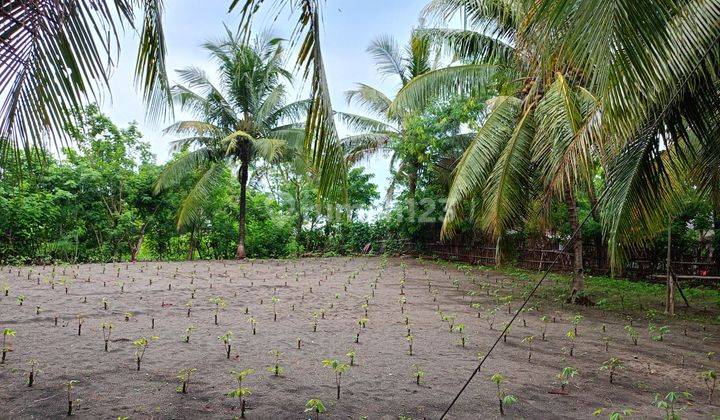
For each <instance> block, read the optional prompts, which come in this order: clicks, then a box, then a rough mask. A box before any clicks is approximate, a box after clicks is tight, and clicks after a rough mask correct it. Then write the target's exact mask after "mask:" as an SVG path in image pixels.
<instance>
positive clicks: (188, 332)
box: [185, 324, 196, 343]
mask: <svg viewBox="0 0 720 420" xmlns="http://www.w3.org/2000/svg"><path fill="white" fill-rule="evenodd" d="M195 330H196V328H195V326H194V325H192V324H190V325H188V327H187V328H185V342H186V343H189V342H190V336H191V335H192V333H193V332H194V331H195Z"/></svg>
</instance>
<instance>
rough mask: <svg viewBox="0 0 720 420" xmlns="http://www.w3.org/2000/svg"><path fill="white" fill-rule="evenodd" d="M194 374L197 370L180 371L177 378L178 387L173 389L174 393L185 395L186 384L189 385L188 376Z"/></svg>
mask: <svg viewBox="0 0 720 420" xmlns="http://www.w3.org/2000/svg"><path fill="white" fill-rule="evenodd" d="M195 372H197V369H194V368H188V369H183V370H181V371H180V372H179V373H178V376H177V378H178V380H179V381H180V385H179V386H178V387H177V388H175V391H177V392H178V393H180V394H187V390H188V384H189V383H190V376H191V375H192V374H193V373H195Z"/></svg>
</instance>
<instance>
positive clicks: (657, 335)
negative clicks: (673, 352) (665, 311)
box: [648, 324, 670, 341]
mask: <svg viewBox="0 0 720 420" xmlns="http://www.w3.org/2000/svg"><path fill="white" fill-rule="evenodd" d="M669 332H670V327H668V326H667V325H663V326H661V327H656V326H655V325H654V324H648V334H650V338H651V339H652V340H653V341H663V338H664V337H665V335H667V334H668V333H669Z"/></svg>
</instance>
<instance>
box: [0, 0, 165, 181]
mask: <svg viewBox="0 0 720 420" xmlns="http://www.w3.org/2000/svg"><path fill="white" fill-rule="evenodd" d="M137 12H140V13H139V15H140V17H141V19H140V21H141V22H142V23H141V25H140V27H138V25H137V24H136V20H137V17H138V15H137V14H136V13H137ZM162 14H163V1H162V0H88V1H77V0H33V1H3V2H2V5H1V6H0V33H2V38H1V39H0V56H2V57H3V58H2V60H0V96H1V97H3V100H2V107H0V121H2V122H0V138H2V139H4V140H3V141H2V142H0V167H1V166H3V165H5V164H6V163H8V162H7V160H8V159H10V158H11V157H12V159H13V160H14V161H15V162H14V163H19V160H20V159H21V158H22V156H23V154H24V156H25V158H26V159H28V158H33V157H39V156H33V155H38V154H42V152H44V151H45V150H46V149H45V146H46V140H48V139H49V140H50V141H52V142H54V144H55V145H56V146H59V145H61V144H64V143H65V142H67V141H68V140H69V136H68V135H67V133H66V132H65V128H66V127H67V126H68V125H70V123H71V122H72V121H73V118H74V117H75V116H77V115H80V111H81V110H82V108H83V107H84V106H85V105H87V103H88V102H89V101H92V100H93V99H95V98H96V96H97V94H98V90H99V88H100V87H101V86H102V85H107V82H108V79H109V71H110V69H111V68H112V67H113V66H114V65H115V64H116V63H115V62H114V60H113V58H114V57H115V55H116V52H117V49H118V47H119V36H118V32H119V30H121V27H122V26H123V25H129V26H130V27H131V28H133V29H139V30H140V42H139V46H138V52H137V64H136V66H135V81H136V85H137V86H138V87H139V89H140V90H141V92H142V95H143V99H144V100H145V102H146V103H147V104H148V105H149V110H150V111H151V114H152V115H154V116H157V115H158V114H161V113H162V111H163V110H164V109H167V107H165V106H163V105H168V104H169V95H167V93H168V92H169V85H168V80H167V76H166V72H165V53H166V51H165V39H164V32H163V24H162ZM12 150H23V151H24V153H23V154H21V153H11V152H12ZM0 176H2V174H1V173H0Z"/></svg>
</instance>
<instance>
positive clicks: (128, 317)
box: [124, 312, 133, 322]
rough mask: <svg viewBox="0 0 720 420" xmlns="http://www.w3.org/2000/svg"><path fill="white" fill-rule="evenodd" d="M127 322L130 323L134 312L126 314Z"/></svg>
mask: <svg viewBox="0 0 720 420" xmlns="http://www.w3.org/2000/svg"><path fill="white" fill-rule="evenodd" d="M124 316H125V322H130V318H132V317H133V314H132V312H125V315H124Z"/></svg>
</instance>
